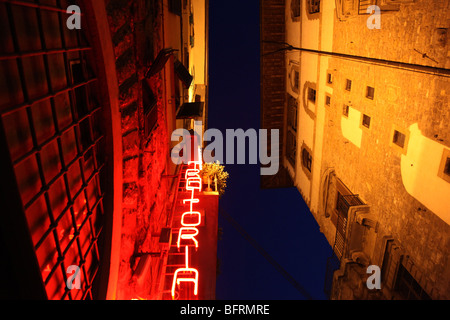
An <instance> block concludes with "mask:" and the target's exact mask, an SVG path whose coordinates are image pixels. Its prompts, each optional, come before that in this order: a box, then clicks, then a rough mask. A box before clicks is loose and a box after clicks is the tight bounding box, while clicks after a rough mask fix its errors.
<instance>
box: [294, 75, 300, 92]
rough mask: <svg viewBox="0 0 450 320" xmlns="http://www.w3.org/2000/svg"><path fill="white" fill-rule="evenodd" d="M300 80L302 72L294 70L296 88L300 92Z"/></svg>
mask: <svg viewBox="0 0 450 320" xmlns="http://www.w3.org/2000/svg"><path fill="white" fill-rule="evenodd" d="M299 82H300V73H299V72H298V71H294V88H295V89H296V90H297V92H298V88H299Z"/></svg>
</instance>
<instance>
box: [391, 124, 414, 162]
mask: <svg viewBox="0 0 450 320" xmlns="http://www.w3.org/2000/svg"><path fill="white" fill-rule="evenodd" d="M395 131H398V132H400V133H401V134H403V135H404V136H405V140H404V143H403V147H402V146H400V145H398V144H397V143H395V142H394V135H395ZM409 133H410V131H409V130H407V129H405V128H402V127H400V126H398V125H396V124H393V125H392V128H391V132H390V134H389V145H390V146H391V147H392V148H394V149H395V150H397V151H398V152H400V153H401V154H404V155H406V153H407V151H408V142H409Z"/></svg>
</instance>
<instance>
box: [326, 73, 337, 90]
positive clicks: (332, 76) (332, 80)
mask: <svg viewBox="0 0 450 320" xmlns="http://www.w3.org/2000/svg"><path fill="white" fill-rule="evenodd" d="M330 79H331V81H330ZM334 80H335V74H334V72H333V71H332V70H327V77H326V79H325V83H326V84H327V86H329V87H331V88H332V87H333V83H334Z"/></svg>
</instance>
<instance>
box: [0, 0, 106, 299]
mask: <svg viewBox="0 0 450 320" xmlns="http://www.w3.org/2000/svg"><path fill="white" fill-rule="evenodd" d="M70 4H74V2H73V1H71V2H70V3H69V2H68V1H63V0H53V1H52V0H46V1H43V0H41V1H27V2H25V1H1V2H0V21H1V22H0V28H1V29H2V32H1V35H0V40H1V42H2V47H1V48H0V72H1V73H2V74H3V75H4V76H3V77H2V80H0V82H2V83H0V115H1V121H3V126H4V128H5V132H4V133H0V134H5V136H6V140H7V142H8V146H9V150H10V156H11V162H12V164H13V166H14V170H15V174H16V180H17V184H18V186H19V190H18V192H19V193H20V196H21V199H22V203H23V208H24V212H25V215H26V218H27V222H28V226H29V231H30V234H31V237H32V240H33V244H34V249H35V253H36V257H37V260H38V263H39V266H40V269H41V274H42V280H43V283H44V284H45V288H46V292H47V296H48V298H49V299H92V292H91V289H92V282H93V279H94V278H95V276H96V274H97V271H98V264H99V260H100V257H99V252H98V247H97V240H98V238H99V234H100V232H101V230H102V216H103V203H102V199H103V195H102V192H101V188H100V172H101V170H102V168H103V167H104V162H103V159H102V158H103V154H102V153H103V152H102V150H103V146H102V145H103V136H102V134H101V133H100V132H99V131H98V127H99V125H98V122H99V120H100V119H99V112H98V111H99V110H101V105H99V103H98V102H99V101H98V100H97V99H96V98H95V97H96V94H97V93H96V85H97V84H96V81H97V80H96V78H95V77H94V75H93V73H92V71H91V70H90V69H89V67H88V66H89V60H90V59H91V56H90V55H91V54H92V52H91V48H90V47H89V46H88V44H87V42H86V41H85V39H84V37H83V34H82V32H81V31H79V30H69V29H68V28H67V27H66V20H67V18H68V17H69V15H68V14H67V13H66V8H67V7H68V6H69V5H70ZM70 265H76V266H78V267H80V271H81V272H80V280H81V285H82V286H81V289H79V290H77V289H73V290H69V289H68V288H67V286H66V282H67V278H68V275H67V274H66V270H67V267H68V266H70ZM69 276H70V274H69Z"/></svg>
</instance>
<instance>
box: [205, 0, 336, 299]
mask: <svg viewBox="0 0 450 320" xmlns="http://www.w3.org/2000/svg"><path fill="white" fill-rule="evenodd" d="M209 28H210V35H209V39H210V40H209V41H210V48H209V54H210V67H209V77H210V78H209V122H208V126H209V128H217V129H220V130H221V131H222V132H223V133H225V129H238V128H242V129H244V130H246V129H249V128H254V129H258V128H259V126H260V87H259V86H260V78H259V77H260V73H259V68H260V65H259V63H260V60H259V55H260V52H259V1H258V0H246V1H238V0H227V1H216V0H212V1H210V20H209ZM226 171H228V172H229V173H230V178H229V180H228V187H227V190H226V193H225V195H224V196H223V197H222V198H221V200H220V206H221V207H222V208H224V209H225V210H226V211H227V212H228V213H229V214H230V215H231V216H232V217H233V218H234V219H235V220H236V221H237V222H238V223H239V224H240V225H241V226H242V227H243V228H244V229H245V230H246V231H247V232H248V234H249V235H250V236H251V237H253V238H254V239H255V240H256V241H258V243H259V244H260V245H261V246H262V247H263V248H264V249H265V250H266V251H267V252H268V253H269V254H270V255H271V256H272V257H273V258H274V259H275V260H276V261H277V262H278V263H279V264H280V265H281V266H282V267H283V268H284V269H285V270H287V271H288V272H289V273H290V274H291V275H292V276H293V277H294V278H295V279H296V280H297V282H299V283H300V284H301V285H302V286H303V287H304V288H305V289H306V290H307V291H308V292H309V294H310V295H311V296H313V298H314V299H325V295H324V293H323V285H324V278H325V267H326V259H327V258H328V257H329V256H330V255H331V248H330V246H329V245H328V243H327V241H326V239H325V236H324V235H323V234H321V233H320V231H319V226H318V224H317V223H316V221H315V220H314V218H313V216H312V214H311V213H310V212H309V210H308V207H307V206H306V204H305V203H304V201H303V200H302V198H301V196H300V193H299V192H298V190H297V189H296V188H289V189H274V190H261V189H260V176H259V165H226ZM219 227H221V228H222V229H223V237H222V240H220V241H219V243H218V255H219V259H220V264H221V265H220V271H221V274H220V275H219V276H218V278H217V299H220V300H223V299H227V300H228V299H236V300H293V299H305V297H304V296H303V295H302V294H301V293H300V292H299V291H297V290H296V289H295V288H294V287H293V286H292V285H291V284H290V283H289V282H288V281H287V280H286V279H285V278H284V277H283V276H282V275H281V274H280V273H278V272H277V271H276V270H275V268H274V267H273V266H272V265H271V264H270V263H269V262H267V260H265V259H264V257H263V256H262V255H261V254H260V253H259V252H258V251H257V250H256V249H255V248H254V247H252V246H251V245H250V243H249V242H247V241H246V240H245V239H244V238H243V237H242V236H241V235H240V234H239V233H238V232H237V231H236V230H235V229H234V228H233V227H232V226H231V224H229V223H228V222H227V221H226V220H225V219H224V218H223V217H221V216H220V215H219Z"/></svg>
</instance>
